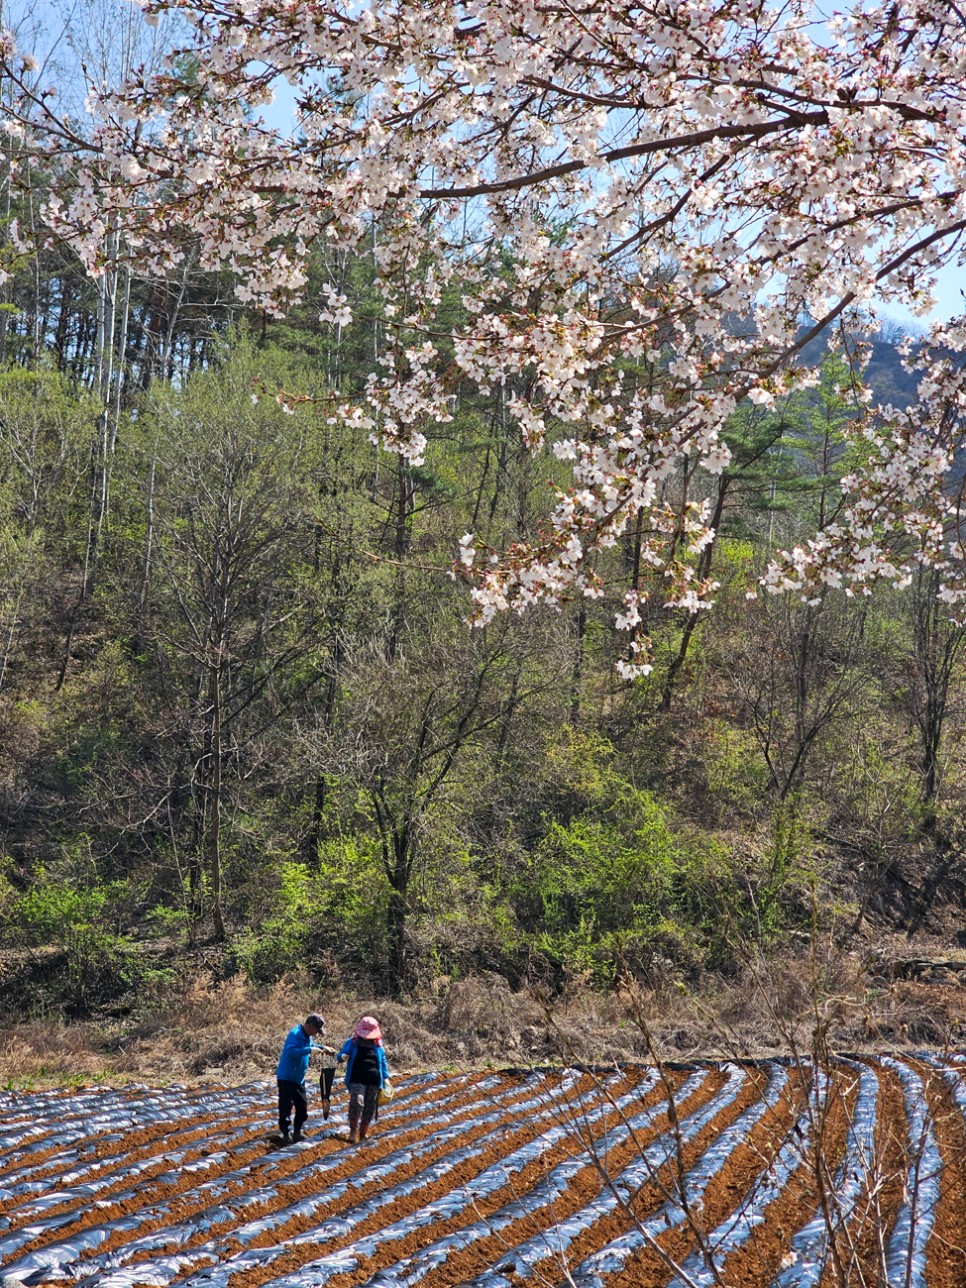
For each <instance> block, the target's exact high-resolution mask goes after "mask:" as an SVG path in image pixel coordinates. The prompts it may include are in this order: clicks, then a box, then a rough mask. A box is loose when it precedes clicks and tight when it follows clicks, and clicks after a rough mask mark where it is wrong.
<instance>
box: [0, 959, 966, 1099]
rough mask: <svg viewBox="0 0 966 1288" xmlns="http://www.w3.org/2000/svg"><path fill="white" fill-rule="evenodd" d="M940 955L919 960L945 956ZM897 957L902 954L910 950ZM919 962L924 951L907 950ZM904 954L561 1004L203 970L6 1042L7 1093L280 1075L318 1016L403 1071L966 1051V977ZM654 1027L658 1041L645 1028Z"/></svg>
mask: <svg viewBox="0 0 966 1288" xmlns="http://www.w3.org/2000/svg"><path fill="white" fill-rule="evenodd" d="M934 948H935V946H933V947H932V949H930V947H929V946H928V945H927V946H925V949H924V948H923V947H922V946H920V949H919V951H920V952H921V953H922V952H925V951H932V950H934ZM896 951H898V949H896ZM905 952H906V955H907V956H909V955H913V954H910V950H909V946H908V945H905ZM894 959H895V953H893V954H892V955H891V956H890V953H889V952H888V951H882V946H881V944H880V945H879V949H878V950H877V952H876V953H874V954H869V953H866V954H864V955H862V954H858V953H856V952H854V951H853V952H843V951H839V950H836V949H835V948H834V947H833V946H831V945H826V946H825V947H824V948H823V950H822V951H821V952H815V951H810V952H808V953H805V954H802V955H798V956H793V955H791V954H789V955H788V956H786V957H779V958H777V959H773V960H771V961H769V962H768V963H762V962H761V961H752V960H750V961H749V962H748V963H747V964H746V966H745V968H744V970H743V971H742V972H741V973H740V974H739V976H738V977H737V978H736V979H732V980H728V981H724V980H720V979H717V978H709V979H707V980H706V981H705V982H704V983H703V985H701V986H700V987H697V988H694V989H687V990H686V989H684V988H681V987H679V986H675V984H674V983H673V981H669V982H667V983H665V984H663V985H661V986H659V987H656V988H644V987H641V986H629V987H627V988H625V989H622V990H617V991H614V992H612V993H609V994H606V995H601V994H599V993H594V992H592V991H591V990H589V989H588V988H586V987H583V986H582V985H581V983H580V981H575V982H574V984H573V985H572V986H571V987H570V988H569V989H568V990H566V991H565V992H564V993H563V995H562V996H560V997H557V998H555V999H553V1001H552V1002H549V1001H547V1000H545V999H542V998H540V997H539V996H538V995H535V994H533V993H530V992H527V991H520V992H514V991H513V990H511V989H510V987H509V986H508V985H507V983H506V981H505V980H503V979H502V978H500V977H499V976H496V975H483V976H479V977H476V978H472V979H461V980H456V981H445V980H443V981H439V982H438V983H437V984H436V985H435V986H434V988H433V989H432V991H430V992H428V993H425V994H423V995H420V996H419V997H417V998H415V999H412V1000H409V1001H406V1002H400V1001H387V1000H385V999H380V998H373V997H366V996H354V995H350V994H330V995H328V996H323V995H320V994H319V992H318V991H317V990H316V989H314V988H313V987H312V986H311V985H310V984H308V983H307V982H306V981H305V980H302V979H298V978H289V979H285V980H283V981H281V982H280V983H278V984H276V985H275V986H273V987H271V988H262V989H253V988H251V987H249V986H247V985H246V984H245V983H244V982H243V981H242V979H241V977H240V976H235V977H233V978H230V979H227V980H221V981H219V980H218V979H217V978H216V977H215V976H214V975H213V974H211V973H201V974H198V975H197V976H196V977H195V978H193V979H192V980H191V981H190V982H189V983H188V984H187V985H185V986H184V987H182V988H181V989H179V991H178V992H177V995H176V996H173V997H170V998H169V999H168V1000H167V1002H166V1003H165V1004H164V1005H162V1006H160V1007H155V1009H153V1010H152V1011H151V1012H150V1013H148V1014H146V1015H143V1016H141V1017H139V1018H136V1019H127V1020H123V1021H121V1020H113V1021H105V1022H102V1023H95V1022H75V1023H71V1024H66V1023H63V1022H59V1021H58V1020H57V1019H56V1018H51V1017H48V1018H47V1019H45V1020H44V1021H33V1022H29V1023H24V1024H22V1025H17V1026H11V1027H8V1028H6V1029H5V1030H4V1031H3V1032H2V1033H0V1085H2V1084H6V1085H8V1086H9V1085H37V1086H40V1085H50V1084H74V1085H76V1084H78V1083H86V1082H97V1081H102V1082H110V1083H115V1084H117V1083H121V1082H130V1081H137V1082H148V1083H151V1084H163V1083H169V1082H192V1081H214V1082H223V1083H230V1084H238V1083H242V1082H246V1081H249V1080H252V1079H255V1078H268V1079H271V1078H272V1077H273V1076H274V1071H275V1063H276V1059H277V1056H278V1050H279V1047H280V1045H281V1042H282V1039H283V1037H284V1035H285V1033H286V1032H287V1030H288V1029H289V1028H291V1026H292V1025H293V1024H295V1023H297V1022H298V1021H299V1020H300V1019H302V1018H303V1017H304V1016H305V1015H306V1014H308V1013H309V1012H310V1011H316V1010H318V1011H321V1012H322V1013H323V1014H324V1015H325V1016H326V1019H327V1023H328V1031H327V1037H328V1040H329V1042H330V1043H332V1044H341V1043H342V1041H343V1040H344V1038H345V1037H346V1036H347V1035H348V1034H349V1032H350V1031H351V1029H352V1026H353V1024H354V1022H355V1020H356V1019H357V1017H358V1016H359V1015H360V1014H363V1013H366V1012H372V1013H374V1014H376V1015H378V1016H379V1018H380V1021H381V1023H382V1027H383V1032H384V1034H385V1038H386V1049H387V1052H388V1055H389V1059H390V1064H391V1066H392V1067H393V1068H394V1069H396V1070H398V1071H400V1072H402V1071H407V1070H416V1069H427V1068H470V1067H480V1066H485V1065H497V1066H507V1065H510V1066H530V1065H535V1064H544V1063H549V1062H552V1061H554V1060H559V1059H560V1058H561V1057H563V1058H566V1059H568V1060H578V1061H584V1062H587V1063H595V1064H598V1063H606V1062H611V1061H615V1060H641V1059H647V1058H649V1057H650V1056H652V1055H653V1054H654V1053H657V1054H658V1055H660V1056H661V1057H662V1058H667V1059H687V1058H691V1057H698V1056H701V1057H708V1058H722V1057H728V1056H735V1055H744V1056H761V1057H765V1056H773V1055H775V1054H781V1053H785V1052H788V1051H790V1050H795V1049H799V1050H807V1049H811V1048H812V1047H813V1045H814V1043H815V1041H816V1035H817V1034H820V1035H821V1039H822V1041H823V1042H824V1043H825V1044H827V1045H828V1046H829V1047H832V1048H833V1049H838V1050H855V1049H869V1050H873V1049H879V1050H881V1049H885V1048H892V1049H895V1048H907V1049H909V1048H916V1047H924V1046H930V1047H956V1046H962V1045H963V1042H964V1040H966V972H960V973H958V974H956V973H952V974H950V973H948V972H947V973H946V974H945V975H939V976H938V977H937V978H936V979H934V980H930V979H926V980H921V979H911V980H904V979H895V978H892V977H891V966H890V962H892V961H893V960H894ZM645 1029H646V1034H645V1032H644V1030H645Z"/></svg>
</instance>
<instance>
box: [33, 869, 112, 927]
mask: <svg viewBox="0 0 966 1288" xmlns="http://www.w3.org/2000/svg"><path fill="white" fill-rule="evenodd" d="M106 902H107V892H106V891H105V890H104V889H96V888H95V889H90V888H83V887H81V888H76V887H74V886H71V885H68V884H66V883H65V882H64V881H63V880H58V879H53V878H51V877H50V875H49V874H48V873H47V871H46V870H45V869H44V868H41V869H40V870H39V872H38V873H37V876H36V878H35V881H34V884H33V885H32V886H31V887H30V889H29V890H27V891H26V892H25V893H24V894H22V895H21V896H20V898H19V899H18V900H17V901H16V903H15V904H14V905H13V909H12V911H11V923H12V925H13V927H14V928H15V929H16V930H17V931H19V932H20V933H21V934H22V935H23V937H24V940H25V941H26V942H27V943H28V944H33V945H37V944H49V943H58V944H66V942H67V941H68V939H69V938H70V936H71V935H72V934H73V933H74V932H75V931H77V930H78V929H79V928H83V927H85V926H88V925H90V924H91V923H93V922H96V921H98V920H99V919H100V918H101V916H102V915H103V912H104V907H105V904H106Z"/></svg>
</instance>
